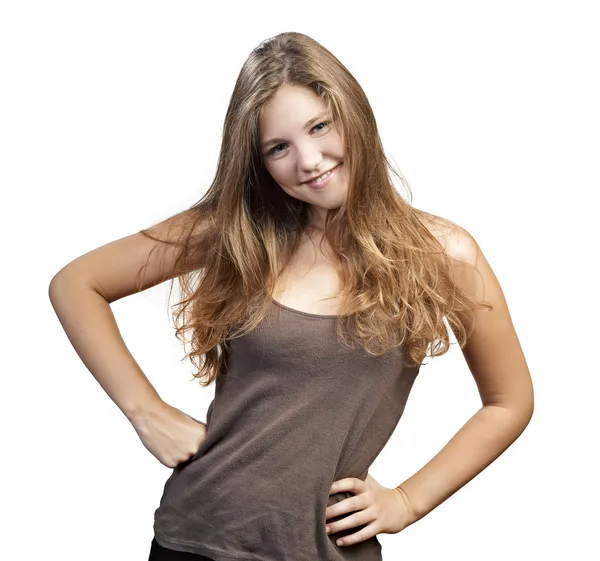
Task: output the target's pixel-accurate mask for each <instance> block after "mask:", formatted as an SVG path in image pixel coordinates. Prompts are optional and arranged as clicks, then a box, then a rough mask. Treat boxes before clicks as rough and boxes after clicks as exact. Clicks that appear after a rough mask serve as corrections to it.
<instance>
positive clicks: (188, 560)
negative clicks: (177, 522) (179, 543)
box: [148, 538, 214, 561]
mask: <svg viewBox="0 0 600 561" xmlns="http://www.w3.org/2000/svg"><path fill="white" fill-rule="evenodd" d="M148 561H214V560H213V559H211V558H210V557H205V556H204V555H196V554H195V553H188V552H187V551H175V550H174V549H167V548H166V547H163V546H162V545H160V544H159V543H158V542H157V541H156V538H152V544H151V545H150V557H148Z"/></svg>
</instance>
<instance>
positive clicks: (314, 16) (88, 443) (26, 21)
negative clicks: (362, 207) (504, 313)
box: [0, 0, 600, 561]
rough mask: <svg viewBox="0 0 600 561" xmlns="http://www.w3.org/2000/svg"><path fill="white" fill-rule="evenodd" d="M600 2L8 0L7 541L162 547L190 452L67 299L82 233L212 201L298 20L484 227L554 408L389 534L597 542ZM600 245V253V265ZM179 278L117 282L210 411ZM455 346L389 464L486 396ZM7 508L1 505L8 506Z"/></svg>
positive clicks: (169, 362)
mask: <svg viewBox="0 0 600 561" xmlns="http://www.w3.org/2000/svg"><path fill="white" fill-rule="evenodd" d="M595 8H597V3H596V2H591V1H590V2H583V1H569V2H566V1H563V2H551V1H545V2H541V1H539V2H534V1H526V0H519V1H504V2H480V1H479V2H478V1H470V2H467V1H454V2H443V1H438V2H429V1H423V0H420V1H418V2H417V1H415V2H395V3H391V2H390V3H388V2H376V1H370V2H368V3H366V4H363V5H355V6H354V5H352V4H348V3H346V2H331V1H330V2H321V1H319V2H306V1H305V2H291V3H286V2H283V3H282V2H262V1H260V2H256V1H255V2H247V3H246V2H237V3H232V2H227V3H225V2H219V3H214V2H210V3H208V2H206V3H205V2H192V1H178V2H167V1H162V2H157V1H147V0H146V1H144V2H141V1H129V0H128V1H125V0H119V1H108V0H104V1H103V2H76V1H72V2H66V1H56V0H55V1H54V2H41V1H40V2H32V1H24V0H21V1H18V2H17V1H16V0H13V1H12V2H8V1H5V2H2V4H1V8H0V80H1V82H2V84H1V88H0V159H1V160H0V182H1V193H2V195H1V196H2V199H1V200H2V217H3V219H2V222H1V227H2V232H1V233H2V256H3V266H2V269H3V275H2V277H1V282H2V287H1V289H2V295H3V299H2V310H3V322H2V326H3V329H2V347H3V352H2V355H1V356H2V358H1V361H2V362H1V363H0V365H1V366H0V368H1V370H2V376H1V377H0V383H1V384H2V387H1V388H0V395H1V396H2V397H1V399H2V408H1V415H2V417H1V419H0V420H1V422H2V446H1V447H0V450H1V454H2V458H1V464H0V465H1V466H2V484H3V489H2V499H1V502H2V512H3V522H2V530H3V531H2V550H3V553H2V556H3V558H6V559H7V560H8V559H11V560H21V559H27V560H29V559H31V560H33V559H41V558H46V557H47V558H52V559H55V558H56V559H59V558H60V559H62V560H65V561H67V560H78V561H79V560H82V559H85V560H87V561H94V560H104V559H116V560H128V561H129V560H133V561H145V560H146V559H147V557H148V553H149V548H150V541H151V539H152V536H153V529H152V524H153V514H154V510H155V509H156V508H157V506H158V503H159V500H160V497H161V495H162V491H163V485H164V482H165V481H166V479H167V478H168V476H169V475H170V473H171V470H170V469H169V468H167V467H165V466H163V465H162V464H160V463H159V462H158V460H157V459H156V458H155V457H154V456H152V455H151V454H150V453H149V452H148V451H147V450H146V449H145V448H144V446H143V445H142V443H141V441H140V440H139V438H138V436H137V434H136V433H135V431H134V429H133V427H132V426H131V425H130V424H129V422H128V421H127V419H126V418H125V416H124V415H122V413H121V412H120V411H119V409H118V408H117V407H116V406H115V405H114V404H113V402H112V401H111V400H110V399H109V398H108V396H107V395H106V394H105V393H104V392H103V391H102V389H101V387H100V386H99V385H98V383H97V382H96V381H95V380H94V378H93V377H92V375H91V374H90V373H89V371H88V370H87V369H86V368H85V366H84V365H83V363H82V362H81V360H80V359H79V358H78V356H77V354H76V353H75V352H74V350H73V348H72V346H71V345H70V344H69V341H68V339H67V337H66V335H65V334H64V332H63V331H62V328H61V326H60V324H59V322H58V319H57V317H56V316H55V314H54V312H53V309H52V307H51V305H50V301H49V299H48V284H49V282H50V280H51V278H52V276H53V275H54V274H55V273H56V272H57V271H58V270H59V269H60V268H61V267H62V266H63V265H65V264H66V263H68V262H69V261H71V260H72V259H74V258H76V257H77V256H79V255H81V254H83V253H86V252H87V251H90V250H91V249H94V248H95V247H98V246H100V245H103V244H105V243H108V242H109V241H112V240H114V239H117V238H121V237H124V236H126V235H129V234H131V233H134V232H136V231H138V230H140V229H141V228H144V227H148V226H150V225H152V224H154V223H155V222H157V221H159V220H161V219H163V218H166V217H168V216H170V215H171V214H173V213H175V212H177V211H179V210H182V209H184V208H187V207H188V206H190V205H191V204H193V203H194V202H196V201H197V200H198V199H199V198H200V197H201V196H202V194H203V193H204V191H205V189H206V188H207V187H208V185H209V184H210V182H211V181H212V177H213V174H214V172H215V169H216V159H217V154H218V149H219V146H220V139H221V129H222V125H223V120H224V117H225V111H226V107H227V103H228V101H229V96H230V95H231V91H232V89H233V85H234V82H235V79H236V77H237V75H238V72H239V70H240V68H241V66H242V63H243V61H244V60H245V58H246V57H247V56H248V54H249V53H250V51H251V50H252V48H253V47H255V46H256V45H258V43H260V42H261V41H262V40H264V39H266V38H267V37H270V36H272V35H275V34H277V33H280V32H283V31H300V32H302V33H306V34H308V35H310V36H311V37H313V38H314V39H316V40H317V41H319V42H320V43H321V44H322V45H323V46H325V47H326V48H328V49H329V50H330V51H331V52H333V53H334V54H335V55H336V56H337V57H338V58H339V59H340V60H341V61H342V63H344V64H345V65H346V66H347V67H348V69H349V70H350V71H351V72H352V74H353V75H354V76H355V77H356V79H357V80H358V81H359V83H360V84H361V85H362V87H363V88H364V90H365V92H366V93H367V96H368V97H369V100H370V102H371V105H372V107H373V110H374V113H375V115H376V118H377V122H378V126H379V128H380V132H381V136H382V139H383V142H384V146H385V148H386V152H387V153H388V154H389V155H390V157H391V158H393V161H394V162H395V163H396V165H397V166H398V168H399V170H400V171H401V172H402V173H403V175H404V176H405V177H406V179H407V180H408V182H409V183H410V186H411V188H412V192H413V196H414V198H413V204H414V205H415V206H417V207H418V208H422V209H424V210H427V211H428V212H432V213H434V214H438V215H440V216H443V217H446V218H449V219H451V220H453V221H454V222H457V223H458V224H460V225H462V226H463V227H464V228H466V229H467V230H468V231H469V232H470V233H471V234H472V235H473V236H474V237H475V239H476V240H477V241H478V242H479V244H480V246H481V247H482V249H483V252H484V254H485V255H486V257H487V258H488V260H489V262H490V263H491V265H492V267H493V268H494V271H495V272H496V275H497V276H498V278H499V280H500V283H501V284H502V287H503V289H504V292H505V295H506V298H507V301H508V304H509V307H510V310H511V314H512V318H513V321H514V324H515V327H516V329H517V333H518V335H519V338H520V341H521V344H522V346H523V349H524V351H525V355H526V358H527V361H528V364H529V368H530V370H531V374H532V376H533V379H534V385H535V394H536V403H535V413H534V416H533V419H532V421H531V423H530V424H529V426H528V427H527V429H526V431H525V432H524V433H523V435H522V436H521V437H520V438H519V439H518V440H517V441H516V442H515V443H514V444H513V445H512V446H511V447H510V448H509V449H508V450H507V451H506V452H505V453H504V454H503V455H502V456H500V458H499V459H498V460H497V461H495V462H494V463H493V464H492V465H491V466H490V467H488V468H487V469H486V470H484V471H483V472H482V473H481V474H480V475H479V476H477V477H476V478H475V479H474V480H473V481H471V482H470V483H469V484H467V485H466V486H465V487H463V488H462V489H461V490H459V491H458V492H457V493H456V494H455V495H454V496H452V497H451V498H450V499H448V500H447V501H445V502H444V503H443V504H442V505H441V506H439V507H438V508H437V509H435V510H434V511H432V512H431V513H430V514H429V515H427V516H426V517H425V518H423V519H422V520H420V521H419V522H417V523H416V524H414V525H413V526H410V527H409V528H407V529H406V530H404V531H403V532H400V533H398V534H393V535H391V534H380V535H379V539H380V541H381V543H382V545H383V553H384V559H385V560H386V561H391V560H396V559H410V560H411V561H418V560H430V559H438V558H441V557H444V558H445V559H460V560H461V561H470V560H477V561H479V560H481V559H486V560H487V561H492V560H504V559H506V558H511V559H514V560H518V561H520V560H531V559H547V558H552V559H581V560H588V559H598V558H600V553H599V547H598V542H597V540H596V539H595V538H594V536H595V535H596V530H597V528H598V523H599V521H600V520H599V518H598V514H597V507H598V502H599V499H600V497H599V492H598V491H599V489H598V483H597V481H598V473H600V469H599V467H600V466H599V465H598V460H597V459H596V456H595V454H596V453H597V448H598V428H599V426H598V421H597V413H598V405H597V404H598V397H597V395H598V388H599V384H598V375H599V374H600V369H599V368H598V358H597V356H596V351H597V347H596V344H595V343H594V341H595V339H596V338H597V335H598V312H599V306H598V299H597V287H598V278H597V276H595V275H594V273H593V271H594V270H595V266H596V265H597V260H598V259H597V258H598V235H597V228H596V226H597V220H596V217H597V214H598V198H597V192H598V188H599V187H600V182H599V177H600V172H599V171H598V160H599V156H600V134H599V130H600V110H599V106H600V104H599V100H600V87H599V82H598V68H599V61H598V53H600V37H599V34H598V27H599V23H600V21H599V18H598V16H597V15H596V13H595V12H594V9H595ZM596 270H597V269H596ZM167 291H168V283H165V284H163V285H160V286H158V287H155V288H153V289H151V290H148V291H146V292H144V293H141V294H137V295H134V296H131V297H129V298H126V299H124V300H121V301H118V302H115V303H114V304H113V305H112V309H113V311H114V313H115V316H116V318H117V322H118V324H119V327H120V330H121V333H122V335H123V338H124V339H125V341H126V343H127V345H128V347H129V349H130V351H131V352H132V354H133V355H134V357H135V358H136V360H137V361H138V363H139V364H140V366H141V367H142V368H143V370H144V372H145V373H146V375H147V376H148V378H149V379H150V381H151V382H152V383H153V384H154V386H155V387H156V388H157V390H158V392H159V394H160V395H161V397H162V398H163V399H164V400H165V401H167V402H168V403H170V404H172V405H174V406H176V407H179V408H180V409H182V410H184V411H186V412H187V413H189V414H190V415H192V416H194V417H196V418H197V419H201V420H205V419H206V408H207V406H208V404H209V403H210V400H211V399H212V396H213V394H214V386H212V387H210V388H206V389H202V388H200V386H199V385H198V384H197V382H195V381H192V377H191V372H192V367H191V364H190V363H189V362H188V361H183V362H180V360H181V358H182V357H183V354H184V353H183V349H182V346H181V344H180V343H179V341H178V340H177V339H176V338H175V335H174V330H173V327H172V324H171V321H170V318H169V311H168V309H167V303H166V296H167ZM479 406H480V402H479V401H478V394H477V390H476V386H475V384H474V382H473V380H472V378H471V376H470V373H469V371H468V369H467V366H466V363H465V361H464V358H463V357H462V354H461V352H460V349H459V348H458V347H457V346H456V345H453V347H452V348H451V350H450V352H449V353H448V354H447V355H445V356H443V357H441V358H439V359H435V360H434V361H432V362H430V363H429V364H428V365H426V366H424V367H422V369H421V373H420V376H419V378H418V379H417V381H416V383H415V386H414V388H413V392H412V394H411V396H410V399H409V402H408V405H407V407H406V410H405V413H404V416H403V418H402V420H401V421H400V424H399V425H398V427H397V429H396V431H395V432H394V434H393V436H392V439H391V440H390V441H389V443H388V445H387V446H386V447H385V449H384V450H383V451H382V453H381V454H380V456H379V457H378V458H377V460H376V461H375V463H374V464H373V466H372V467H371V470H370V473H371V475H372V476H373V477H375V479H377V480H378V481H379V482H380V483H382V484H383V485H387V486H390V487H392V486H396V485H398V484H399V483H401V482H402V481H404V480H405V479H406V478H407V477H409V476H410V475H412V474H413V473H414V472H415V471H417V470H418V469H419V468H421V467H422V466H423V465H424V464H425V463H426V462H427V461H428V460H429V459H431V458H432V457H433V456H434V455H435V454H436V453H437V452H438V451H439V450H440V449H441V448H442V446H443V445H444V444H445V443H446V442H447V441H448V440H449V439H450V438H451V437H452V435H453V434H454V433H455V432H456V431H457V430H458V429H459V428H460V427H461V426H462V425H463V424H464V423H465V422H466V421H467V419H468V418H469V417H470V416H471V415H473V414H474V413H475V412H476V410H477V409H478V408H479ZM5 517H6V518H5Z"/></svg>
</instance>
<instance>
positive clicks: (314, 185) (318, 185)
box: [304, 162, 342, 189]
mask: <svg viewBox="0 0 600 561" xmlns="http://www.w3.org/2000/svg"><path fill="white" fill-rule="evenodd" d="M341 165H342V162H340V163H339V164H338V165H337V166H335V167H333V168H331V169H330V170H329V171H327V172H325V173H324V174H323V175H321V177H318V178H317V179H315V180H313V181H307V182H305V183H304V185H308V186H309V187H310V188H311V189H322V188H323V187H325V185H327V184H328V183H329V182H330V181H331V178H332V177H333V176H334V175H337V169H338V168H339V167H340V166H341Z"/></svg>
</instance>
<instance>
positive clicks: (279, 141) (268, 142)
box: [259, 85, 347, 228]
mask: <svg viewBox="0 0 600 561" xmlns="http://www.w3.org/2000/svg"><path fill="white" fill-rule="evenodd" d="M331 118H332V115H331V113H327V112H326V105H325V103H324V102H323V101H322V100H321V99H319V97H318V95H317V94H316V93H315V92H314V91H312V90H311V89H309V88H305V87H300V86H289V85H287V86H282V87H281V88H280V89H279V90H278V91H277V93H276V94H275V95H274V96H273V98H272V99H271V100H269V103H268V104H267V105H266V106H265V107H264V108H263V113H262V115H261V117H260V121H259V131H260V142H261V147H260V149H261V154H262V157H263V161H264V163H265V167H266V168H267V171H268V172H269V173H270V174H271V177H273V179H274V180H275V181H276V182H277V183H278V184H279V186H280V187H281V188H282V189H283V190H284V191H285V192H286V193H287V194H288V195H290V196H292V197H294V198H296V199H299V200H301V201H305V202H307V203H309V204H310V205H312V209H313V221H312V222H313V225H314V226H316V227H320V228H322V227H323V226H324V224H325V214H326V211H327V209H333V208H338V207H339V206H341V204H342V203H343V201H344V199H345V197H346V191H347V182H346V173H345V172H346V167H347V166H344V165H339V166H338V164H342V162H343V161H344V144H343V137H342V135H341V132H340V131H339V130H338V129H337V127H336V124H335V123H332V122H331ZM309 121H310V122H309ZM336 166H338V167H336ZM333 168H336V169H335V170H334V171H333V173H332V174H331V176H330V177H329V178H328V180H326V182H324V183H323V185H322V187H321V188H320V189H318V188H312V187H311V186H309V185H308V184H307V183H306V181H307V180H309V179H312V178H314V177H317V176H320V175H322V174H323V173H325V172H327V171H329V170H331V169H333Z"/></svg>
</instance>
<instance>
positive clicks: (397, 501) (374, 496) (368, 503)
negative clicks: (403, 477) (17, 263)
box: [325, 473, 416, 545]
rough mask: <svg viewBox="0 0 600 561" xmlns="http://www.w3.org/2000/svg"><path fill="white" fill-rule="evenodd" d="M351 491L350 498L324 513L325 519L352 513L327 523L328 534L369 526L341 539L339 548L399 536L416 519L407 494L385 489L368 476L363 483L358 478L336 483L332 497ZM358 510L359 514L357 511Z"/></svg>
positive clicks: (338, 541)
mask: <svg viewBox="0 0 600 561" xmlns="http://www.w3.org/2000/svg"><path fill="white" fill-rule="evenodd" d="M341 491H351V492H353V493H354V496H353V497H348V498H347V499H344V500H343V501H340V502H339V503H336V504H333V505H331V506H329V507H327V509H326V510H325V520H328V519H329V518H334V517H336V516H340V515H341V514H344V513H346V512H352V513H353V514H352V515H351V516H346V517H345V518H342V519H340V520H337V521H336V522H331V523H329V524H327V526H328V527H329V528H330V530H329V532H327V533H328V534H329V535H332V534H335V533H336V532H340V531H341V530H346V529H348V528H355V527H356V526H362V525H364V524H368V525H367V526H365V527H364V528H362V529H361V530H360V531H358V532H356V533H354V534H349V535H347V536H344V537H343V538H340V539H339V540H337V541H336V542H335V543H336V544H337V545H353V544H355V543H358V542H362V541H364V540H367V539H369V538H372V537H373V536H375V535H376V534H381V533H383V534H397V533H398V532H400V531H401V530H403V529H404V528H406V527H407V526H409V525H410V524H412V523H413V522H414V521H415V520H416V516H415V515H414V512H413V509H412V507H411V505H410V502H409V500H408V497H407V496H406V494H405V493H404V492H403V491H402V490H401V489H398V488H394V489H390V488H388V487H383V486H382V485H380V484H379V483H377V481H375V479H373V478H372V477H371V476H370V475H369V474H368V473H367V477H366V478H365V480H364V481H362V480H361V479H358V478H356V477H347V478H345V479H340V480H339V481H335V482H334V483H333V485H332V487H331V489H330V491H329V494H330V495H331V494H332V493H340V492H341ZM355 511H358V512H355Z"/></svg>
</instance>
